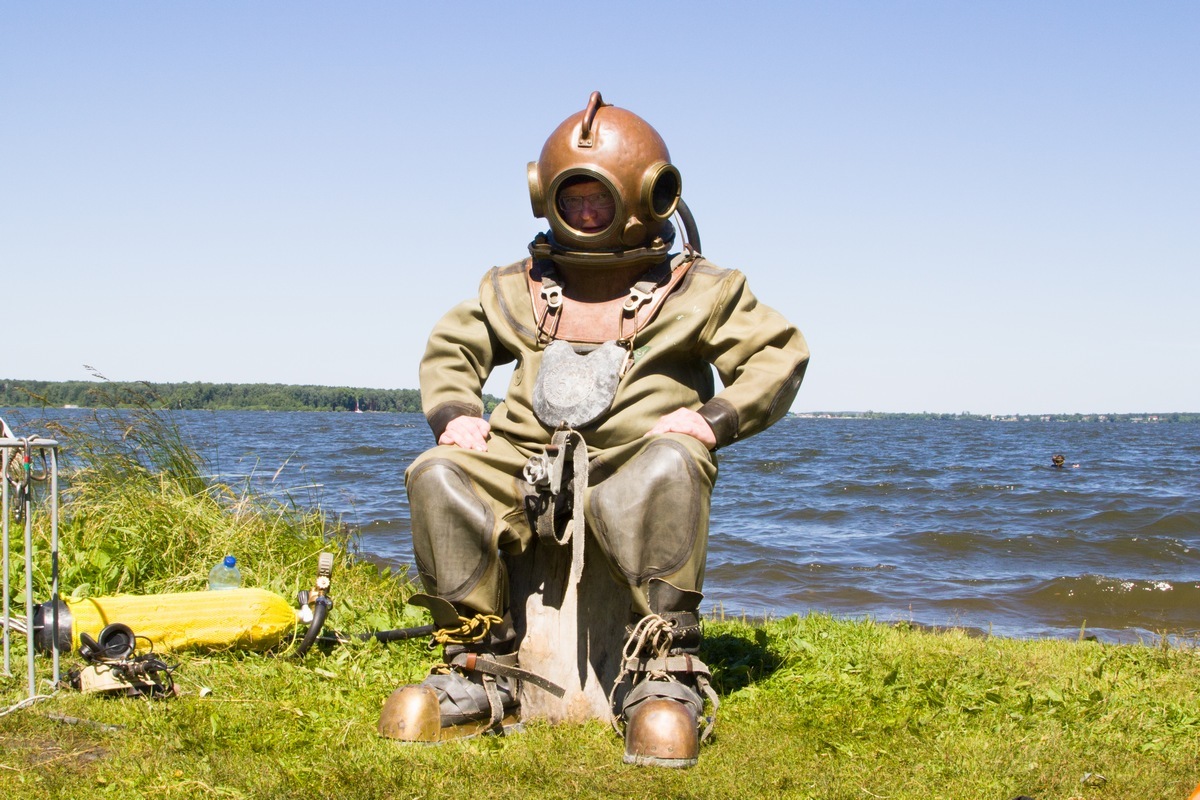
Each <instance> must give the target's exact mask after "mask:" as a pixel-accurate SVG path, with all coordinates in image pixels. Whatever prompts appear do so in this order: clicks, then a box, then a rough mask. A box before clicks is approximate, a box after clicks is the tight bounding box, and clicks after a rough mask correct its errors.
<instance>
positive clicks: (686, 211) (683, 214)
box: [675, 197, 704, 253]
mask: <svg viewBox="0 0 1200 800" xmlns="http://www.w3.org/2000/svg"><path fill="white" fill-rule="evenodd" d="M675 211H676V213H678V214H679V218H680V219H681V220H683V232H684V235H686V236H687V241H688V244H690V245H691V246H692V249H693V250H695V251H696V252H697V253H703V252H704V251H703V250H701V249H700V229H699V228H697V227H696V218H695V217H693V216H692V210H691V209H690V208H688V206H687V203H685V202H683V198H682V197H681V198H679V205H677V206H675Z"/></svg>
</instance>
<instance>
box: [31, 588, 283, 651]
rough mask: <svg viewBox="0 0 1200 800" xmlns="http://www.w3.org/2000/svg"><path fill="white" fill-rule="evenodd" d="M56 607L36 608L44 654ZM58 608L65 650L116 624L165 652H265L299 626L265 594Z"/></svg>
mask: <svg viewBox="0 0 1200 800" xmlns="http://www.w3.org/2000/svg"><path fill="white" fill-rule="evenodd" d="M53 605H54V604H52V603H50V602H46V603H43V604H41V605H39V606H36V607H35V608H34V618H33V623H34V628H35V630H36V633H35V640H34V641H35V644H36V645H37V648H38V650H39V651H41V652H49V651H50V649H51V648H52V646H53V633H52V629H51V626H50V625H47V624H46V622H47V621H48V619H49V618H51V617H52V616H53V614H52V607H53ZM57 608H58V618H59V627H58V637H59V638H58V648H59V649H60V650H62V651H70V650H74V649H76V648H78V647H79V646H80V644H81V643H82V641H83V639H82V637H83V636H84V635H89V636H92V637H96V636H99V635H100V631H101V630H102V629H104V628H105V626H107V625H109V624H111V623H114V622H119V623H122V624H124V625H128V626H129V627H130V628H132V629H133V630H135V631H137V632H138V635H139V636H141V637H144V638H145V639H146V640H148V641H149V642H151V643H153V645H154V647H155V648H157V649H159V650H164V651H175V650H231V649H241V648H246V649H250V650H266V649H268V648H271V647H273V646H275V645H276V644H278V643H279V642H280V640H281V639H282V638H283V637H284V635H285V634H287V633H288V632H290V631H291V630H292V629H293V628H294V626H295V625H296V611H295V610H294V609H293V608H292V606H291V604H290V603H288V601H287V600H284V599H283V598H282V597H280V596H279V595H277V594H275V593H274V592H269V591H267V590H266V589H226V590H224V591H220V592H213V591H202V592H179V593H176V594H152V595H114V596H111V597H88V598H84V599H81V600H72V599H69V598H68V599H60V600H59V601H57Z"/></svg>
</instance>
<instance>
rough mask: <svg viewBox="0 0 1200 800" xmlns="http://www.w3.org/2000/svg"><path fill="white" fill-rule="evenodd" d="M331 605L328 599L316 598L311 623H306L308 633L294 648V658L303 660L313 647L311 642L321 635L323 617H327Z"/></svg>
mask: <svg viewBox="0 0 1200 800" xmlns="http://www.w3.org/2000/svg"><path fill="white" fill-rule="evenodd" d="M332 605H333V601H331V600H330V599H329V598H328V597H318V598H317V602H316V608H314V609H313V618H312V622H310V623H308V632H307V633H305V634H304V640H303V641H301V642H300V646H299V647H297V648H296V658H304V655H305V654H306V653H307V652H308V649H309V648H310V647H312V646H313V642H315V641H317V637H318V636H320V635H321V628H322V627H323V626H324V625H325V617H327V616H329V607H330V606H332Z"/></svg>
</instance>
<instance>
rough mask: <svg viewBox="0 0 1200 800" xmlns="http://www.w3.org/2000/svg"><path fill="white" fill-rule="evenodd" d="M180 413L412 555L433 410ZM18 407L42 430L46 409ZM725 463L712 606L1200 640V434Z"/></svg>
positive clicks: (922, 442)
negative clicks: (412, 490)
mask: <svg viewBox="0 0 1200 800" xmlns="http://www.w3.org/2000/svg"><path fill="white" fill-rule="evenodd" d="M86 413H88V412H84V411H61V410H60V411H52V412H48V414H49V415H53V416H63V415H66V416H75V415H82V414H86ZM171 413H172V414H173V415H174V416H175V417H176V419H178V421H179V423H180V426H181V428H182V429H183V430H184V431H185V433H186V434H187V436H188V437H189V438H190V439H191V440H192V444H193V445H194V446H195V447H196V448H197V449H198V450H199V452H200V453H201V454H202V455H203V456H205V457H206V458H207V459H208V461H209V462H210V465H211V467H212V469H213V471H214V472H215V473H216V474H218V475H219V476H220V478H221V479H222V480H224V481H227V482H232V483H235V484H236V483H239V482H243V481H246V480H250V481H252V482H253V483H255V484H256V485H258V486H260V487H262V488H264V489H266V490H267V491H269V492H272V493H275V494H277V495H280V496H283V495H287V496H290V497H291V498H293V499H294V500H296V501H297V502H300V503H302V504H309V505H315V504H318V503H319V504H320V505H321V506H322V507H324V508H325V509H326V510H328V511H331V512H334V513H337V514H339V515H341V516H342V517H343V518H344V521H345V522H346V523H348V524H349V525H351V526H353V527H354V528H356V529H357V530H358V532H359V534H360V537H361V548H362V550H363V551H364V552H366V553H369V554H372V555H373V556H376V557H378V558H380V559H382V560H384V561H387V562H391V563H394V564H405V565H407V564H411V563H412V547H411V540H410V533H409V530H410V529H409V509H408V503H407V500H406V497H405V492H404V482H403V471H404V468H405V466H407V464H408V463H409V462H410V461H411V460H412V459H413V458H414V457H415V456H416V455H418V454H419V453H420V452H422V451H423V450H425V449H426V448H428V447H429V446H431V445H432V443H433V439H432V435H431V433H430V431H429V428H428V426H427V425H426V424H425V421H424V419H423V418H422V417H421V416H419V415H414V414H347V413H283V412H275V413H272V412H237V411H219V412H212V411H180V412H171ZM3 414H4V416H5V417H6V418H7V419H8V420H9V422H10V424H13V425H14V427H16V428H17V432H18V434H19V435H35V434H38V433H41V432H42V431H40V430H39V429H37V428H36V427H32V426H36V425H37V419H38V418H40V417H41V415H42V413H41V412H34V411H32V410H25V409H23V410H17V411H14V410H5V411H4V412H3ZM17 423H20V425H19V426H18V424H17ZM1057 452H1061V453H1063V454H1065V455H1066V457H1067V464H1068V467H1067V468H1066V469H1054V468H1052V467H1051V466H1050V457H1051V455H1052V454H1054V453H1057ZM719 458H720V477H719V479H718V482H717V488H716V492H715V495H714V499H713V513H712V524H711V539H710V550H709V559H708V573H707V578H706V583H705V595H706V597H705V602H704V605H703V606H702V608H703V609H704V610H707V611H713V610H723V611H724V612H725V613H726V614H733V615H739V616H740V615H748V616H752V617H763V616H774V617H778V616H783V615H787V614H793V613H800V614H803V613H805V612H808V611H822V612H828V613H832V614H835V615H838V616H851V617H860V616H870V617H873V618H875V619H878V620H881V621H887V622H891V621H900V620H905V621H912V622H915V623H919V624H927V625H938V626H944V625H956V626H966V627H972V628H978V629H981V630H985V631H991V632H993V633H995V634H997V635H1005V636H1021V637H1038V636H1054V637H1076V636H1078V635H1079V633H1080V630H1081V629H1086V633H1088V634H1094V635H1096V636H1098V637H1099V638H1100V639H1101V640H1106V641H1113V640H1121V641H1130V640H1137V639H1139V638H1140V639H1144V640H1152V639H1155V638H1157V636H1158V635H1159V634H1161V633H1170V634H1173V635H1181V636H1185V637H1192V636H1194V635H1196V634H1197V632H1200V425H1196V424H1132V423H1108V424H1105V423H1063V422H1013V423H1004V422H979V421H965V420H961V421H960V420H955V421H947V420H928V421H925V420H922V421H908V420H861V419H808V418H791V417H789V418H787V419H784V420H783V421H781V422H780V423H779V424H777V425H776V426H775V427H773V428H771V429H770V430H769V431H767V432H766V433H763V434H760V435H759V436H756V437H754V438H751V439H749V440H747V441H744V442H740V443H738V444H736V445H734V446H732V447H730V448H727V449H725V450H723V451H721V453H720V455H719ZM1072 464H1078V465H1079V466H1078V467H1074V468H1073V467H1072V466H1071V465H1072ZM414 574H415V573H414Z"/></svg>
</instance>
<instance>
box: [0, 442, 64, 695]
mask: <svg viewBox="0 0 1200 800" xmlns="http://www.w3.org/2000/svg"><path fill="white" fill-rule="evenodd" d="M35 457H36V458H37V459H38V460H40V461H41V469H40V470H35V469H34V459H35ZM46 483H48V484H49V488H50V498H49V501H50V503H49V505H50V602H49V603H47V604H46V605H45V608H46V609H49V610H48V611H47V612H45V613H43V615H42V624H43V625H49V626H50V627H51V629H52V631H51V636H50V637H49V638H50V641H51V648H50V649H51V653H52V657H53V670H54V685H55V686H57V685H58V682H59V678H60V675H59V644H58V635H59V631H58V602H57V601H58V593H59V587H58V442H57V441H55V440H54V439H43V438H40V437H17V436H15V435H14V434H13V432H12V430H11V429H10V428H9V427H8V425H7V424H5V423H4V420H2V419H0V484H3V490H2V492H0V493H2V495H3V501H2V502H3V508H2V510H0V516H2V518H3V522H2V525H3V531H2V537H3V539H2V542H0V546H2V547H3V565H2V569H3V592H4V624H3V628H4V630H3V638H4V672H3V674H4V675H5V676H8V677H13V673H12V655H11V649H12V642H11V631H12V630H13V617H12V585H11V568H12V565H11V563H10V561H11V558H10V557H11V546H10V545H11V542H10V522H12V521H16V522H17V523H23V524H24V529H25V547H24V550H23V552H22V557H23V559H24V562H25V626H24V627H25V635H26V639H27V642H26V662H27V665H26V666H27V675H28V684H29V697H30V698H33V697H34V696H36V694H37V691H36V688H37V686H36V684H37V680H36V674H35V671H34V661H33V657H34V650H35V647H34V636H35V633H36V631H35V628H36V627H37V625H36V623H35V620H34V609H35V606H34V603H33V565H34V550H33V515H34V510H35V508H37V504H36V503H35V502H34V496H33V495H34V485H35V484H46Z"/></svg>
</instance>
